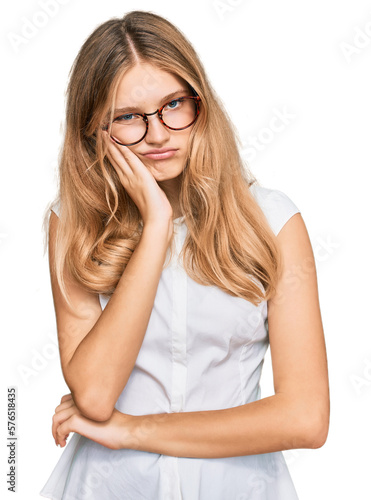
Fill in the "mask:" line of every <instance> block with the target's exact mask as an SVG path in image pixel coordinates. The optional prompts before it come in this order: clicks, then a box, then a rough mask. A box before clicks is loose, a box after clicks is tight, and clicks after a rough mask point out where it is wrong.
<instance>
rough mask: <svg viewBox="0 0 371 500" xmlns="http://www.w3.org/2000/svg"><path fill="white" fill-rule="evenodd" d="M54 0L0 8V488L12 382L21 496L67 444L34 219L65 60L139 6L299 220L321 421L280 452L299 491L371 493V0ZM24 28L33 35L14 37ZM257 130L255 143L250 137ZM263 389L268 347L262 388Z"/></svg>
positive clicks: (34, 487) (48, 176) (308, 496)
mask: <svg viewBox="0 0 371 500" xmlns="http://www.w3.org/2000/svg"><path fill="white" fill-rule="evenodd" d="M45 1H46V0H45ZM55 2H56V0H51V3H54V5H55V8H54V10H55V12H54V14H53V16H52V15H51V14H50V15H46V14H45V9H43V8H42V7H41V3H42V0H41V1H34V0H32V1H25V0H18V1H17V2H12V3H11V2H3V3H2V6H1V11H2V12H1V19H2V21H1V26H2V28H1V31H2V37H1V47H2V54H3V55H2V78H1V102H2V105H1V140H2V147H1V155H2V165H1V185H0V200H1V211H0V257H1V261H0V262H1V287H0V293H1V297H0V299H1V300H0V304H1V341H2V345H1V368H2V378H1V393H0V394H1V406H0V408H1V412H0V413H1V420H0V436H2V437H1V440H0V442H1V448H2V449H1V451H0V459H1V467H0V470H1V471H2V473H1V479H0V482H1V484H0V496H1V498H8V496H9V498H13V497H11V495H10V494H8V493H7V491H6V488H7V485H6V471H7V470H8V466H7V464H6V458H7V449H6V437H7V428H6V393H7V387H8V386H13V385H15V386H17V387H18V428H17V431H18V450H17V451H18V469H17V472H18V494H17V497H16V498H19V499H22V500H23V499H25V500H26V499H27V500H33V499H37V498H41V497H40V496H39V495H38V492H39V491H40V489H41V488H42V486H43V485H44V483H45V482H46V480H47V478H48V477H49V475H50V473H51V471H52V469H53V467H54V465H55V464H56V463H57V460H58V458H59V456H60V455H61V453H62V449H59V448H57V447H56V446H55V444H54V440H53V439H52V436H51V432H50V428H51V418H52V415H53V413H54V408H55V407H56V406H57V405H58V403H59V400H60V398H61V396H62V395H63V394H65V393H67V392H69V391H68V388H67V386H66V385H65V383H64V381H63V378H62V374H61V369H60V363H59V358H58V352H57V347H56V328H55V319H54V309H53V303H52V296H51V290H50V282H49V271H48V261H47V256H46V255H44V254H43V233H42V227H41V222H42V218H43V215H44V213H45V210H46V207H47V205H48V204H49V202H50V201H52V199H53V198H54V195H55V193H56V187H57V177H56V175H57V170H56V167H57V158H58V151H59V147H60V142H61V137H62V136H61V124H62V121H63V117H64V92H65V88H66V85H67V79H68V72H69V69H70V66H71V64H72V62H73V60H74V58H75V56H76V54H77V52H78V50H79V48H80V47H81V45H82V43H83V41H84V40H85V38H86V37H87V36H88V35H89V34H90V33H91V32H92V31H93V30H94V29H95V28H96V27H97V25H98V24H100V23H102V22H104V21H106V20H107V19H109V18H110V17H114V16H119V17H121V16H122V15H124V14H125V12H127V11H129V10H134V9H143V10H152V11H153V12H155V13H158V14H160V15H163V16H165V17H167V18H168V19H169V20H170V21H172V22H173V23H174V24H175V25H177V26H178V27H179V28H180V29H181V30H182V31H183V32H184V33H185V34H186V36H187V37H188V38H189V39H190V41H191V42H192V43H193V45H194V47H195V49H196V50H197V52H198V53H199V54H200V56H201V59H202V61H203V63H204V65H205V67H206V71H207V73H208V75H209V78H210V80H211V82H212V84H213V86H214V88H215V90H216V91H217V93H218V94H219V96H220V97H221V99H222V101H223V103H224V104H225V106H226V108H227V110H228V112H229V113H230V115H231V117H232V120H233V121H234V123H235V124H236V126H237V128H238V130H239V132H240V137H241V140H242V142H243V148H244V149H243V154H244V155H245V157H247V156H248V157H249V158H248V159H249V166H250V169H251V170H252V172H253V173H254V175H255V176H256V177H257V179H258V180H259V181H260V183H261V184H262V185H263V186H266V187H269V188H274V189H280V190H282V191H284V192H285V193H286V194H287V195H288V196H289V197H290V198H291V199H292V200H293V201H294V202H295V203H296V204H297V206H298V207H299V208H300V210H301V213H302V216H303V218H304V221H305V223H306V225H307V228H308V232H309V234H310V238H311V241H312V246H313V249H314V251H315V255H316V261H317V270H318V280H319V292H320V301H321V309H322V317H323V324H324V329H325V335H326V343H327V351H328V361H329V371H330V388H331V423H330V432H329V436H328V439H327V442H326V444H325V446H324V447H322V448H320V449H317V450H294V451H288V452H285V456H286V459H287V463H288V465H289V468H290V472H291V475H292V478H293V480H294V483H295V485H296V488H297V491H298V494H299V498H300V499H301V500H312V499H313V498H316V499H318V500H328V499H334V498H349V499H350V498H352V499H357V500H363V499H367V498H370V497H369V495H370V483H369V472H370V454H369V450H370V447H371V439H370V396H371V343H370V325H369V321H368V312H369V299H370V294H369V283H370V278H371V276H370V265H369V258H370V253H369V252H370V246H369V239H370V238H369V230H370V225H369V224H367V223H366V217H367V220H368V216H369V215H370V204H369V201H367V200H369V191H370V190H369V179H370V177H369V171H370V158H371V154H370V139H371V130H370V116H371V102H370V88H371V4H370V2H367V1H362V0H342V1H339V0H337V1H335V0H327V1H323V0H312V1H311V2H298V1H295V0H281V1H280V2H277V1H276V0H265V1H264V0H260V1H258V0H220V1H218V2H215V1H213V0H208V1H203V2H201V1H199V0H197V1H196V0H189V1H188V2H187V3H185V2H184V3H179V2H174V1H170V0H158V1H157V2H153V1H152V2H151V1H146V0H135V1H128V0H127V1H122V0H121V1H118V0H111V1H104V2H100V1H88V0H69V1H68V0H64V2H63V4H64V5H62V2H61V1H60V2H59V3H58V4H56V3H55ZM40 12H41V13H43V12H44V14H40ZM30 23H31V24H33V26H34V30H33V32H32V31H31V28H30ZM35 25H38V26H36V27H35ZM41 25H42V26H41ZM26 26H28V28H26ZM25 33H27V35H28V37H29V38H28V39H27V38H24V40H23V42H22V43H21V42H20V39H19V38H18V42H17V43H16V42H15V40H16V37H22V36H23V35H24V34H25ZM362 33H363V34H362ZM30 35H32V37H31V38H30ZM284 110H286V111H285V112H286V115H288V116H289V117H290V118H288V119H287V120H286V123H285V124H284V126H282V127H281V128H282V130H281V131H279V132H277V131H276V132H274V131H273V132H272V131H269V130H268V129H269V127H270V123H271V119H272V118H273V117H274V116H275V115H276V114H277V113H278V112H282V111H284ZM251 137H257V138H258V141H259V148H258V149H256V148H255V150H254V149H253V150H252V149H251V141H252V139H251ZM249 148H250V149H249ZM298 334H300V332H298ZM272 393H273V385H272V374H271V369H270V358H269V354H268V356H267V358H266V363H265V366H264V373H263V378H262V396H263V397H265V396H268V395H270V394H272ZM228 500H229V499H228ZM252 500H253V499H252Z"/></svg>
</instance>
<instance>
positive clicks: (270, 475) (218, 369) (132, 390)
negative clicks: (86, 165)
mask: <svg viewBox="0 0 371 500" xmlns="http://www.w3.org/2000/svg"><path fill="white" fill-rule="evenodd" d="M251 190H252V193H253V195H254V196H255V199H256V200H257V202H258V203H259V205H260V206H261V208H262V210H263V212H264V214H265V216H266V218H267V219H268V222H269V224H270V226H271V227H272V230H273V232H274V234H275V235H277V234H278V233H279V231H280V230H281V228H282V227H283V226H284V224H285V223H286V222H287V221H288V220H289V219H290V218H291V217H292V216H293V215H294V214H295V213H297V212H299V209H298V208H297V207H296V205H295V204H294V203H293V202H292V201H291V199H290V198H289V197H288V196H287V195H286V194H284V193H283V192H281V191H278V190H275V189H268V188H264V187H261V186H258V185H256V184H253V185H252V186H251ZM53 211H55V212H56V213H57V214H58V213H59V212H58V207H55V208H53ZM174 229H175V244H176V248H177V252H176V254H175V255H174V258H173V259H172V261H171V263H170V265H169V266H168V267H165V268H164V269H163V272H162V275H161V278H160V281H159V285H158V289H157V294H156V298H155V301H154V305H153V310H152V313H151V316H150V320H149V324H148V328H147V331H146V334H145V337H144V340H143V343H142V346H141V349H140V351H139V354H138V357H137V360H136V363H135V366H134V369H133V371H132V373H131V375H130V378H129V380H128V382H127V384H126V386H125V388H124V390H123V391H122V393H121V395H120V397H119V399H118V401H117V403H116V408H117V409H118V410H119V411H120V412H123V413H127V414H130V415H144V414H157V413H169V412H189V411H203V410H218V409H224V408H232V407H235V406H240V405H244V404H246V403H250V402H252V401H256V400H257V399H260V385H259V381H260V375H261V370H262V366H263V362H264V355H265V352H266V350H267V348H268V343H269V338H268V322H267V302H266V301H263V302H261V303H260V304H259V305H258V306H254V305H253V304H252V303H251V302H249V301H247V300H245V299H242V298H239V297H232V296H230V295H228V294H227V293H225V292H224V291H222V290H220V289H219V288H217V287H216V286H203V285H200V284H198V283H196V282H195V281H193V280H192V279H191V278H190V277H189V276H188V275H187V274H186V272H185V271H184V269H183V267H182V265H181V263H180V261H178V259H177V255H178V254H179V251H180V249H181V248H182V245H183V242H184V239H185V236H186V233H187V226H186V224H185V222H184V217H179V218H178V219H175V220H174ZM99 299H100V303H101V306H102V310H103V309H104V308H105V306H106V304H107V302H108V299H107V298H105V297H104V296H101V295H100V296H99ZM147 432H151V429H148V430H147ZM40 494H41V495H42V496H44V497H46V498H51V499H54V500H61V499H63V500H83V499H90V500H113V499H119V500H210V499H212V500H248V499H249V500H297V499H298V496H297V494H296V491H295V488H294V485H293V482H292V480H291V477H290V474H289V471H288V468H287V464H286V462H285V459H284V457H283V454H282V452H275V453H264V454H259V455H246V456H239V457H227V458H188V457H173V456H167V455H159V454H157V453H150V452H145V451H138V450H131V449H121V450H111V449H109V448H106V447H104V446H102V445H100V444H97V443H95V442H94V441H91V440H90V439H87V438H85V437H84V436H81V435H79V434H77V433H74V434H73V435H72V437H70V440H69V442H68V443H67V445H66V447H65V448H64V450H63V453H62V455H61V457H60V459H59V461H58V463H57V464H56V466H55V468H54V470H53V472H52V474H51V476H50V477H49V479H48V481H47V483H46V484H45V486H44V487H43V489H42V490H41V492H40Z"/></svg>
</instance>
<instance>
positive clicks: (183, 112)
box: [111, 98, 197, 144]
mask: <svg viewBox="0 0 371 500" xmlns="http://www.w3.org/2000/svg"><path fill="white" fill-rule="evenodd" d="M196 116H197V103H196V102H195V100H194V99H187V98H180V99H174V100H173V101H170V102H168V103H167V104H165V106H164V108H163V110H162V119H163V121H164V123H165V124H166V125H167V126H168V127H170V128H172V129H175V130H177V129H183V128H187V127H189V126H190V125H192V123H193V122H194V121H195V119H196ZM145 133H146V124H145V121H144V120H143V117H142V116H140V115H137V114H135V113H130V114H126V115H122V116H119V117H118V118H116V119H115V121H114V122H113V123H112V128H111V135H112V137H113V138H114V139H116V140H117V141H118V142H120V143H121V144H134V143H136V142H139V141H140V140H141V139H143V137H144V135H145Z"/></svg>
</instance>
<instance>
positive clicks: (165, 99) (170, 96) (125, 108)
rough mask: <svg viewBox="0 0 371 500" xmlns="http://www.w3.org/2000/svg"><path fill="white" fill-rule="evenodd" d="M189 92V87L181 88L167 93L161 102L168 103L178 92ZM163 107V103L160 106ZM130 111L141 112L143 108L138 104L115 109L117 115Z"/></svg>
mask: <svg viewBox="0 0 371 500" xmlns="http://www.w3.org/2000/svg"><path fill="white" fill-rule="evenodd" d="M185 92H186V93H189V90H188V89H179V90H176V91H175V92H171V94H167V95H165V96H164V97H163V98H162V99H161V101H160V103H161V104H162V103H166V102H167V101H168V100H170V99H172V98H173V97H175V96H176V95H177V94H184V93H185ZM159 107H161V105H160V106H159ZM128 111H131V112H134V113H135V112H137V113H140V112H141V108H140V107H138V106H126V107H124V108H117V109H115V111H114V114H115V115H116V114H117V113H127V112H128Z"/></svg>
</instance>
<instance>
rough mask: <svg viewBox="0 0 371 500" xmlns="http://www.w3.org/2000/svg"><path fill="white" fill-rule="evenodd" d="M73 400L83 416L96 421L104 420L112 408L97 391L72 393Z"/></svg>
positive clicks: (109, 415) (107, 418)
mask: <svg viewBox="0 0 371 500" xmlns="http://www.w3.org/2000/svg"><path fill="white" fill-rule="evenodd" d="M73 400H74V402H75V405H76V406H77V408H78V410H79V411H80V413H81V414H82V415H83V416H84V417H86V418H89V419H90V420H94V421H96V422H106V421H107V420H109V419H110V418H111V416H112V413H113V410H114V405H112V404H110V403H109V402H107V401H104V400H103V399H102V398H100V397H99V394H97V393H95V394H81V395H73Z"/></svg>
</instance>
